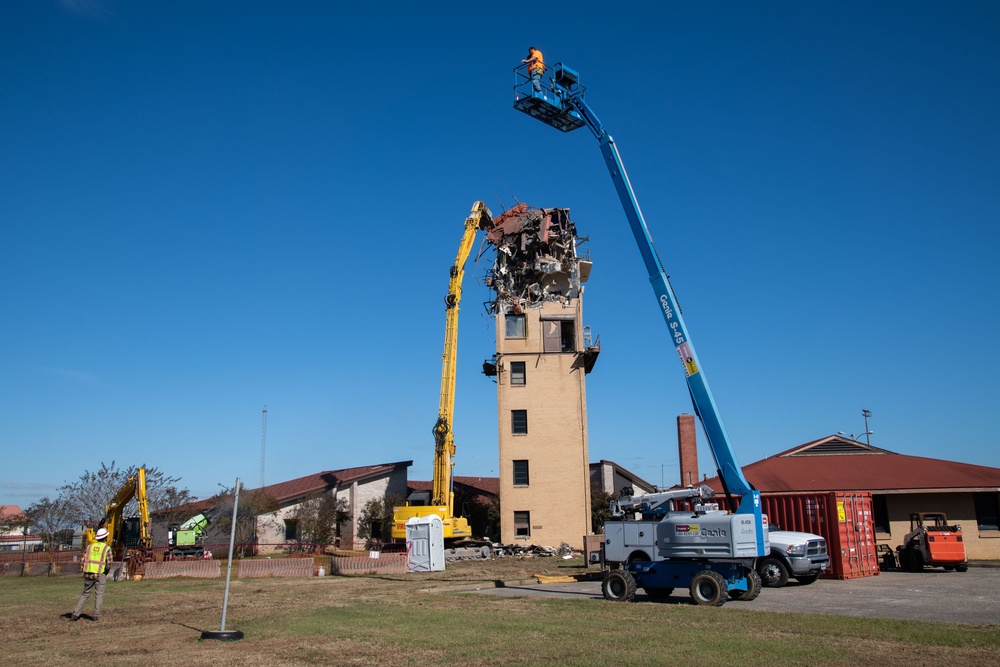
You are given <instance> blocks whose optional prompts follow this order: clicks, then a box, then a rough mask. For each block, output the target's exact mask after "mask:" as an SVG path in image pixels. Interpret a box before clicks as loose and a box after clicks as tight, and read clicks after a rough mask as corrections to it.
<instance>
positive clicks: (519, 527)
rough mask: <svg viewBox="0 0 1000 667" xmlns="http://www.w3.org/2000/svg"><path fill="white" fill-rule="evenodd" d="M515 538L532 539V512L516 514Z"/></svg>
mask: <svg viewBox="0 0 1000 667" xmlns="http://www.w3.org/2000/svg"><path fill="white" fill-rule="evenodd" d="M514 537H531V512H514Z"/></svg>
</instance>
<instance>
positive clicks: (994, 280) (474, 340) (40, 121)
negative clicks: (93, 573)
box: [0, 0, 1000, 506]
mask: <svg viewBox="0 0 1000 667" xmlns="http://www.w3.org/2000/svg"><path fill="white" fill-rule="evenodd" d="M338 4H340V3H331V2H259V1H247V0H242V1H239V2H237V1H227V0H219V1H214V2H193V1H186V0H175V1H172V2H126V1H124V0H92V1H88V0H76V1H72V0H63V1H62V2H60V1H57V0H8V1H7V2H4V3H3V6H2V8H0V73H2V86H3V93H2V100H0V216H2V220H3V227H2V229H3V232H4V235H3V244H2V260H0V294H2V303H3V315H2V320H0V321H2V326H0V349H2V351H3V352H2V355H0V406H2V410H0V448H2V450H3V460H2V461H3V462H2V465H0V504H18V505H21V506H27V505H29V504H30V503H31V502H33V501H35V500H37V499H38V498H39V497H41V496H43V495H49V496H52V497H54V496H55V495H56V493H57V488H58V487H59V486H61V485H62V484H64V483H65V482H68V481H73V480H76V479H77V478H79V476H80V474H82V473H83V471H84V470H88V469H89V470H94V469H96V468H98V467H99V466H100V463H101V462H102V461H105V462H109V463H110V461H112V460H115V461H117V462H118V464H119V465H121V466H127V465H132V464H141V463H146V464H148V465H151V466H157V467H158V468H160V469H161V470H163V471H164V472H166V473H167V474H170V475H174V476H178V477H181V486H184V487H187V488H189V489H190V490H191V491H192V493H194V494H195V495H196V496H200V497H203V496H206V495H209V494H212V493H214V492H216V491H217V490H218V488H219V487H218V485H219V484H227V485H229V484H232V482H233V480H234V479H235V478H236V477H241V478H242V479H243V480H244V482H245V483H247V485H248V486H257V485H258V484H259V481H260V445H261V409H262V407H263V406H264V405H265V404H266V405H267V407H268V430H267V463H266V481H267V483H273V482H278V481H283V480H287V479H291V478H294V477H298V476H302V475H306V474H311V473H314V472H318V471H320V470H328V469H336V468H345V467H351V466H357V465H367V464H373V463H381V462H389V461H400V460H410V459H412V460H413V461H414V465H413V467H412V468H411V470H410V476H411V479H429V478H430V475H431V463H432V437H431V427H432V425H433V423H434V421H435V418H436V413H437V402H438V387H439V374H440V360H441V359H440V355H441V347H442V342H443V335H444V331H443V328H444V311H443V297H444V294H445V292H446V290H447V272H448V267H449V265H450V264H451V262H452V260H453V258H454V256H455V250H456V247H457V244H458V239H459V236H460V234H461V228H462V222H463V220H464V218H465V216H466V215H467V213H468V211H469V209H470V207H471V205H472V203H473V202H474V201H475V200H478V199H482V200H485V201H487V203H488V204H489V205H490V206H491V207H492V208H493V210H494V211H499V210H500V209H501V206H511V205H513V203H514V201H515V197H516V199H517V200H519V201H524V202H528V203H530V204H532V205H534V206H544V207H550V206H558V207H568V208H570V209H571V213H572V217H573V219H574V220H575V222H576V223H577V226H578V229H579V231H580V233H581V234H583V235H587V236H589V237H590V242H589V243H588V244H587V247H589V249H590V252H591V256H592V258H593V260H594V270H593V273H592V275H591V279H590V283H589V284H588V286H587V292H586V297H585V299H586V303H585V318H586V324H589V325H590V326H591V327H592V328H593V331H594V333H595V334H599V335H600V336H601V342H602V345H603V352H602V354H601V357H600V359H599V360H598V363H597V366H596V368H595V370H594V372H593V373H592V374H591V375H590V376H589V378H588V384H587V392H588V410H589V418H590V420H589V424H590V458H591V460H598V459H602V458H605V459H611V460H614V461H617V462H618V463H620V464H622V465H624V466H625V467H627V468H629V469H631V470H633V471H634V472H636V473H637V474H639V475H641V476H643V477H646V478H647V479H649V480H650V481H653V482H656V483H659V482H660V481H661V479H663V480H664V481H665V482H667V483H672V482H673V481H675V478H676V477H677V476H678V472H677V463H676V458H677V454H676V428H675V417H676V415H677V414H678V413H681V412H689V411H690V410H691V406H690V402H689V399H688V396H687V390H686V388H685V384H684V380H683V375H682V372H681V368H680V364H679V363H678V361H677V358H676V356H675V354H674V352H673V350H672V347H671V345H670V343H669V341H668V339H667V336H666V330H665V326H664V324H663V321H662V318H661V316H660V314H659V312H658V309H657V306H656V303H655V302H654V297H653V293H652V291H651V290H650V288H649V287H648V283H647V280H646V276H645V273H644V271H643V267H642V264H641V261H640V258H639V255H638V252H637V251H636V249H635V247H634V242H633V240H632V237H631V234H630V232H629V229H628V225H627V222H626V220H625V217H624V215H623V213H622V211H621V208H620V205H619V203H618V199H617V197H616V195H615V192H614V189H613V186H612V183H611V180H610V178H609V177H608V174H607V171H606V169H605V167H604V165H603V161H602V159H601V156H600V152H599V150H598V145H597V142H596V141H595V140H594V138H593V136H592V135H590V134H589V133H588V132H587V131H586V130H580V131H578V132H575V133H572V134H562V133H559V132H557V131H555V130H553V129H551V128H549V127H546V126H545V125H543V124H541V123H539V122H537V121H534V120H532V119H530V118H529V117H527V116H525V115H523V114H520V113H518V112H517V111H515V110H514V109H513V108H512V101H513V94H512V84H513V75H512V69H513V67H514V66H515V65H517V64H518V62H519V61H520V59H521V58H523V57H524V55H525V51H526V47H527V46H528V45H529V44H535V45H537V46H539V47H540V48H541V49H542V50H543V51H544V53H545V56H546V60H547V61H548V62H549V63H554V62H557V61H563V62H565V63H566V64H567V65H569V66H571V67H573V68H574V69H577V70H578V71H579V72H580V73H581V76H582V79H583V83H585V84H586V85H587V87H588V95H587V100H588V102H589V103H590V104H591V105H592V107H593V108H594V110H595V111H596V112H597V113H598V115H599V116H600V117H601V119H602V121H603V122H604V123H605V125H606V126H607V127H608V129H609V130H610V131H611V133H612V134H613V135H614V137H615V139H616V141H617V144H618V146H619V148H620V150H621V153H622V156H623V159H624V161H625V164H626V166H627V168H628V170H629V175H630V176H631V179H632V182H633V185H634V187H635V190H636V192H637V195H638V198H639V201H640V203H641V205H642V208H643V211H644V213H645V215H646V219H647V222H648V224H649V227H650V230H651V233H652V235H653V238H654V240H655V241H656V244H657V249H658V251H659V254H660V256H661V257H662V258H663V261H664V264H665V265H666V268H667V271H668V273H670V274H671V276H672V281H673V284H674V288H675V290H676V292H677V295H678V297H679V299H680V302H681V306H682V307H683V309H684V314H685V318H686V320H687V324H688V327H689V329H690V332H691V336H692V339H693V340H694V341H695V343H696V345H697V346H698V351H699V355H700V357H701V361H702V364H703V366H704V368H705V370H706V372H707V374H708V377H709V378H710V380H711V383H712V387H713V390H714V393H715V398H716V401H717V402H718V405H719V407H720V410H721V412H722V416H723V419H724V421H725V423H726V426H727V428H728V430H729V433H730V436H731V437H732V440H733V442H734V445H735V447H736V450H737V455H738V457H739V458H740V460H741V461H742V462H743V463H744V464H747V463H751V462H753V461H756V460H759V459H761V458H763V457H765V456H768V455H771V454H774V453H777V452H780V451H783V450H785V449H788V448H790V447H793V446H795V445H798V444H801V443H804V442H808V441H810V440H813V439H816V438H820V437H824V436H826V435H830V434H833V433H836V432H837V431H846V432H848V433H860V432H862V431H863V430H864V421H863V419H862V417H861V410H862V408H867V409H870V410H871V411H872V415H873V416H872V418H871V421H870V422H869V425H870V427H871V429H872V430H873V431H874V432H875V434H874V435H873V436H872V444H874V445H877V446H880V447H884V448H887V449H890V450H892V451H896V452H900V453H904V454H912V455H918V456H930V457H941V458H947V459H950V460H955V461H963V462H967V463H975V464H981V465H988V466H1000V455H998V453H997V452H998V448H997V443H996V433H997V428H996V424H995V422H996V414H997V405H998V403H1000V390H998V389H997V381H996V377H997V376H998V375H1000V352H998V346H997V344H996V342H995V340H994V339H993V336H994V335H995V332H996V330H997V328H998V325H1000V322H998V307H997V297H996V294H997V292H998V291H1000V279H998V277H997V261H996V259H995V257H994V256H995V253H996V249H997V247H998V237H1000V85H998V84H1000V39H998V38H997V35H998V34H1000V5H998V4H997V3H994V2H962V3H944V2H936V1H935V2H910V1H907V2H882V3H869V2H809V3H802V2H798V1H793V0H787V1H771V2H767V1H765V2H758V3H745V2H700V3H691V2H684V3H680V2H655V3H654V2H648V3H625V4H624V5H622V6H617V7H611V6H610V5H609V4H608V3H596V2H595V3H589V2H583V3H575V4H573V5H565V4H563V5H559V4H551V3H550V4H545V3H543V4H541V5H539V4H537V3H536V4H533V5H528V4H525V3H523V2H519V3H505V4H504V3H468V2H455V3H410V2H406V3H404V2H389V3H385V2H373V3H368V4H364V3H353V4H352V5H351V8H350V9H343V8H341V7H339V6H337V5H338ZM363 4H364V6H361V5H363ZM631 4H637V5H639V7H638V8H635V7H633V8H628V7H627V5H631ZM529 7H530V10H529ZM486 266H487V264H485V263H480V264H479V265H475V264H473V263H472V262H471V261H470V264H469V266H468V267H467V268H468V274H467V279H466V290H465V296H464V300H463V308H462V316H461V336H460V349H459V357H460V359H459V378H458V399H457V402H456V410H457V419H456V422H455V433H456V441H457V443H458V457H457V465H456V473H457V474H461V475H496V474H497V433H496V429H497V416H496V392H495V386H494V385H493V384H492V382H491V381H490V380H489V379H488V378H486V377H485V376H483V375H482V374H481V372H480V366H481V363H482V360H483V359H484V358H487V357H489V356H490V355H491V351H492V350H493V345H494V329H493V323H492V321H491V320H490V318H489V317H488V316H487V315H486V313H485V311H484V309H483V307H482V304H483V302H484V301H486V300H487V299H488V298H489V293H488V292H487V290H486V288H485V287H484V286H483V285H482V284H481V283H480V282H478V281H477V278H479V277H481V276H482V274H483V271H484V270H485V268H486ZM701 459H702V460H701V467H702V470H703V471H704V472H711V468H712V466H711V461H710V458H709V454H708V452H707V449H706V448H705V447H704V445H703V446H702V454H701Z"/></svg>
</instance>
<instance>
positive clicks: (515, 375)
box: [510, 361, 528, 387]
mask: <svg viewBox="0 0 1000 667" xmlns="http://www.w3.org/2000/svg"><path fill="white" fill-rule="evenodd" d="M515 367H519V370H515ZM517 380H520V382H518V381H517ZM526 384H528V364H527V363H526V362H524V361H512V362H510V386H512V387H523V386H525V385H526Z"/></svg>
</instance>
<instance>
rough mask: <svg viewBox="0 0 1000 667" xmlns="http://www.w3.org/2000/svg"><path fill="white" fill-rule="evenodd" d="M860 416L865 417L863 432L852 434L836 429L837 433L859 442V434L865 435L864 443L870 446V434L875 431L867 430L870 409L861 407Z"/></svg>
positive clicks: (870, 413)
mask: <svg viewBox="0 0 1000 667" xmlns="http://www.w3.org/2000/svg"><path fill="white" fill-rule="evenodd" d="M861 416H862V417H864V418H865V432H864V433H859V434H858V435H854V434H853V433H844V432H843V431H837V435H846V436H847V437H848V438H850V439H851V440H855V441H858V442H860V440H858V438H860V437H861V436H865V444H866V445H868V446H869V447H871V446H872V439H871V435H872V434H873V433H874V432H875V431H869V430H868V418H869V417H871V416H872V411H871V410H867V409H865V408H862V409H861Z"/></svg>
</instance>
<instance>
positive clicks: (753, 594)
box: [729, 567, 764, 602]
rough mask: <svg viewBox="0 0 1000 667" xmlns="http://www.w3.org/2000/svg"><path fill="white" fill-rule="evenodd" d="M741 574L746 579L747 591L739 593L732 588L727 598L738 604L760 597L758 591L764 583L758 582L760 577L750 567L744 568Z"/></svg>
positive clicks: (739, 591) (738, 590)
mask: <svg viewBox="0 0 1000 667" xmlns="http://www.w3.org/2000/svg"><path fill="white" fill-rule="evenodd" d="M743 574H744V575H745V576H746V578H747V589H746V590H745V591H741V590H740V589H738V588H734V589H733V590H731V591H729V597H730V598H732V599H733V600H739V601H740V602H750V601H751V600H756V599H757V596H758V595H760V589H761V588H763V587H764V583H763V582H762V581H761V580H760V575H759V574H757V571H756V570H754V569H753V568H751V567H747V568H744V569H743Z"/></svg>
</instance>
